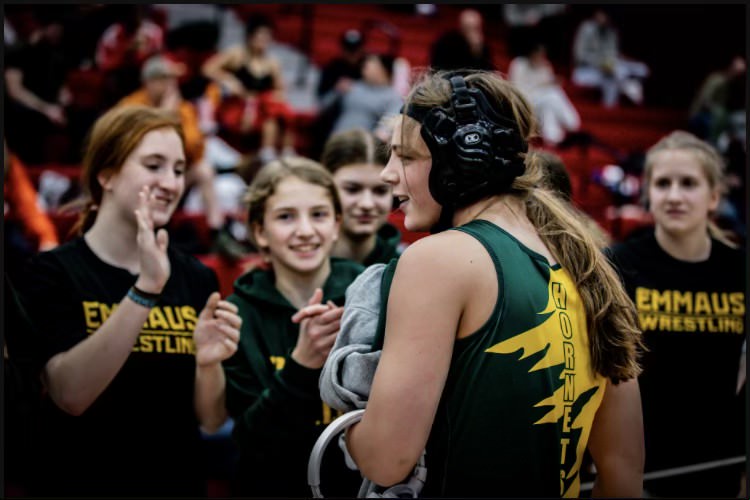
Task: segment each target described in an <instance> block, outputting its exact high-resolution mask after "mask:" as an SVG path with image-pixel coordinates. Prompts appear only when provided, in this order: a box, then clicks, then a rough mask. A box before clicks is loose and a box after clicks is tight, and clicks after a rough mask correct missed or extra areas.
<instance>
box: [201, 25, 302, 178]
mask: <svg viewBox="0 0 750 500" xmlns="http://www.w3.org/2000/svg"><path fill="white" fill-rule="evenodd" d="M272 37H273V24H272V22H271V20H270V19H269V18H267V17H265V16H263V15H260V14H254V15H252V16H250V17H249V18H248V20H247V23H246V24H245V43H243V44H241V45H235V46H232V47H229V48H227V49H225V50H223V51H221V52H218V53H217V54H215V55H213V56H212V57H210V58H209V59H208V60H207V61H206V62H205V63H204V65H203V74H204V76H206V77H207V78H209V79H210V80H212V81H213V82H214V83H216V86H215V87H214V89H216V88H217V87H218V89H219V91H218V92H219V95H218V96H216V97H215V98H214V104H215V105H216V108H215V109H216V117H217V122H218V123H219V127H220V128H223V129H224V130H225V131H228V132H230V133H232V134H235V135H238V136H242V137H244V138H247V134H248V133H250V132H253V131H260V149H259V150H258V157H259V159H260V161H261V162H262V163H268V162H270V161H272V160H274V159H276V158H277V157H278V156H279V146H280V149H281V156H295V155H296V152H295V150H294V143H295V135H294V114H293V112H292V109H291V107H290V106H289V104H288V103H287V101H286V96H285V93H284V81H283V76H282V74H281V65H280V62H279V61H277V60H276V59H275V58H274V57H272V56H270V55H269V53H268V46H269V44H270V43H271V40H272ZM279 142H280V143H281V144H279Z"/></svg>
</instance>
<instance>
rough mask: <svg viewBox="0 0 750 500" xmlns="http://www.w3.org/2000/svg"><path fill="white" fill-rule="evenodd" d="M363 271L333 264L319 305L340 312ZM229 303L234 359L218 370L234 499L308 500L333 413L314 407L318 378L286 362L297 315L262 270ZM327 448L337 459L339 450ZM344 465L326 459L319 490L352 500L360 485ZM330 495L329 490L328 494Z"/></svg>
mask: <svg viewBox="0 0 750 500" xmlns="http://www.w3.org/2000/svg"><path fill="white" fill-rule="evenodd" d="M363 269H364V268H363V267H362V266H361V265H359V264H358V263H355V262H352V261H349V260H345V259H339V258H335V257H333V258H331V274H330V276H329V277H328V279H327V280H326V282H325V284H324V286H323V303H325V302H327V301H328V300H332V301H333V302H335V303H336V304H338V305H343V304H344V294H345V291H346V288H347V287H348V286H349V284H350V283H351V282H352V281H353V280H354V278H356V277H357V275H358V274H359V273H360V272H361V271H362V270H363ZM227 300H229V301H230V302H232V303H234V304H236V305H237V307H238V308H239V315H240V316H241V317H242V328H241V331H240V342H239V346H238V349H237V352H236V353H235V354H234V355H233V356H232V357H231V358H229V359H227V360H226V361H225V362H224V363H223V366H224V373H225V375H226V379H227V389H226V392H227V408H228V410H229V413H230V415H231V416H232V418H233V419H234V420H235V427H234V438H235V440H236V441H237V443H238V445H239V448H240V462H239V470H238V486H237V487H238V491H237V493H238V494H241V495H243V496H286V497H293V496H310V488H309V487H308V485H307V476H306V474H307V461H308V458H309V456H310V451H311V450H312V447H313V445H314V444H315V440H316V439H317V438H318V436H319V435H320V433H321V432H322V431H323V430H324V429H325V427H326V425H327V424H328V423H330V422H331V420H333V419H334V418H335V417H336V416H338V413H337V412H336V411H335V410H331V408H330V407H328V406H327V405H325V404H324V403H323V402H322V400H321V399H320V392H319V390H318V379H319V377H320V372H321V370H320V369H317V370H313V369H309V368H306V367H304V366H301V365H299V364H298V363H296V362H295V361H294V360H293V359H292V358H291V352H292V350H293V349H294V346H295V345H296V343H297V336H298V334H299V325H298V324H295V323H292V321H291V317H292V315H293V314H294V313H295V312H296V311H297V309H296V308H295V307H294V306H293V305H292V304H291V303H290V302H289V301H288V300H287V299H286V298H285V297H284V296H283V295H282V294H281V293H280V292H279V291H278V290H277V289H276V286H275V285H274V274H273V271H266V270H260V269H256V270H253V271H250V272H249V273H246V274H244V275H243V276H241V277H240V278H238V279H237V281H235V284H234V293H233V294H232V295H230V296H229V297H228V299H227ZM330 448H336V449H335V450H333V452H332V453H336V452H338V453H340V452H339V450H338V447H330ZM343 464H344V462H343V459H341V460H339V459H338V457H336V458H331V459H330V460H328V459H327V458H326V457H324V466H329V467H328V468H327V469H326V468H325V467H324V469H323V471H322V473H321V482H322V483H323V482H324V481H325V485H331V486H334V488H335V485H339V484H340V485H341V488H342V490H343V491H341V494H343V495H349V496H351V495H355V494H356V492H357V487H358V485H359V482H360V481H361V478H360V477H359V475H358V474H357V473H355V472H353V471H350V470H348V469H346V468H345V467H344V465H343ZM327 471H331V474H327ZM350 476H351V481H349V479H350ZM350 483H351V484H350ZM335 491H336V490H335V489H332V487H330V486H329V487H328V494H332V493H334V492H335Z"/></svg>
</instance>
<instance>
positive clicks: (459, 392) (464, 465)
mask: <svg viewBox="0 0 750 500" xmlns="http://www.w3.org/2000/svg"><path fill="white" fill-rule="evenodd" d="M457 229H458V230H460V231H463V232H465V233H467V234H469V235H471V236H473V237H474V238H476V239H477V240H479V241H480V242H481V243H482V244H483V245H484V247H485V248H486V249H487V251H488V252H489V254H490V256H491V257H492V260H493V262H494V264H495V269H496V271H497V276H498V283H499V287H498V300H497V303H496V305H495V308H494V310H493V312H492V315H491V317H490V318H489V320H488V321H487V323H485V325H483V326H482V327H481V328H480V329H479V330H478V331H477V332H475V333H474V334H473V335H471V336H469V337H467V338H463V339H459V340H457V341H456V344H455V348H454V352H453V357H452V360H451V366H450V371H449V374H448V379H447V381H446V386H445V390H444V392H443V396H442V399H441V402H440V406H439V409H438V414H437V415H436V418H435V424H434V425H433V429H432V433H431V435H430V439H429V441H428V445H427V467H428V471H429V473H428V478H427V484H426V485H425V490H424V494H425V495H426V496H463V497H474V496H477V497H481V496H495V497H497V496H544V497H552V496H562V497H577V496H578V494H579V490H580V468H581V462H582V459H583V456H584V451H585V449H586V444H587V442H588V438H589V434H590V431H591V426H592V423H593V420H594V415H595V414H596V410H597V408H598V407H599V405H600V403H601V400H602V397H603V395H604V390H605V384H606V379H605V378H603V377H602V376H600V375H598V374H596V373H595V372H594V370H593V368H592V364H591V357H590V354H589V332H588V330H587V328H586V316H585V311H584V308H583V303H582V301H581V298H580V296H579V295H578V292H577V290H576V287H575V285H574V283H573V281H572V280H571V278H570V276H568V273H567V272H566V271H565V270H564V269H562V268H561V266H560V265H559V264H556V265H554V266H550V265H549V263H548V261H547V259H546V258H545V257H543V256H542V255H540V254H538V253H536V252H534V251H532V250H530V249H529V248H527V247H526V246H524V245H523V244H521V243H520V242H519V241H518V240H516V239H515V238H514V237H513V236H511V235H510V234H508V233H507V232H505V231H504V230H502V229H500V228H499V227H497V226H496V225H494V224H492V223H490V222H488V221H484V220H475V221H472V222H470V223H468V224H466V225H464V226H461V227H460V228H457Z"/></svg>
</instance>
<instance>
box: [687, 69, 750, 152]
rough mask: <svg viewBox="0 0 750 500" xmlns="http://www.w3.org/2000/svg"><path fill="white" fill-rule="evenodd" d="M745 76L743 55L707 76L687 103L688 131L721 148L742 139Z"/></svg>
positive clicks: (722, 149) (724, 149) (743, 135)
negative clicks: (688, 104)
mask: <svg viewBox="0 0 750 500" xmlns="http://www.w3.org/2000/svg"><path fill="white" fill-rule="evenodd" d="M746 77H747V62H746V61H745V58H744V57H742V56H734V57H732V60H731V61H730V62H729V64H727V65H726V66H725V67H723V68H722V69H720V70H717V71H713V72H711V73H710V74H709V75H708V76H707V77H706V79H705V80H704V81H703V83H702V84H701V86H700V88H699V89H698V92H697V94H696V96H695V98H694V99H693V102H692V104H691V105H690V111H689V113H690V128H691V131H692V132H693V133H695V134H696V135H697V136H698V137H700V138H701V139H703V140H706V141H708V142H710V143H711V144H713V145H714V146H715V147H717V148H719V150H720V151H726V149H727V146H728V144H729V141H730V140H732V139H734V138H740V140H742V141H743V142H744V138H745V97H746V95H745V85H746Z"/></svg>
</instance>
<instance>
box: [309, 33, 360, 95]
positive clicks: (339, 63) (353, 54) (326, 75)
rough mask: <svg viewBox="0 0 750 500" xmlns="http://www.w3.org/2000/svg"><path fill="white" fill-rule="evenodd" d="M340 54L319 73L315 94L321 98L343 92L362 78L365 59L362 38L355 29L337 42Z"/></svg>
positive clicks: (343, 35) (343, 34)
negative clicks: (330, 92)
mask: <svg viewBox="0 0 750 500" xmlns="http://www.w3.org/2000/svg"><path fill="white" fill-rule="evenodd" d="M339 47H340V48H341V52H340V53H339V55H338V56H336V57H334V58H333V59H331V60H330V61H329V62H328V63H327V64H326V65H325V66H323V68H322V69H321V72H320V80H319V82H318V89H317V94H318V97H319V98H322V97H323V96H324V95H326V94H327V93H328V92H329V91H332V90H333V91H339V92H342V91H343V92H345V91H346V90H348V88H349V87H350V86H351V84H352V82H353V81H354V80H359V79H360V77H361V76H362V62H363V60H364V57H365V52H364V48H363V47H364V38H363V36H362V33H360V31H359V30H356V29H348V30H346V31H345V32H344V33H342V34H341V38H340V40H339Z"/></svg>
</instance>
